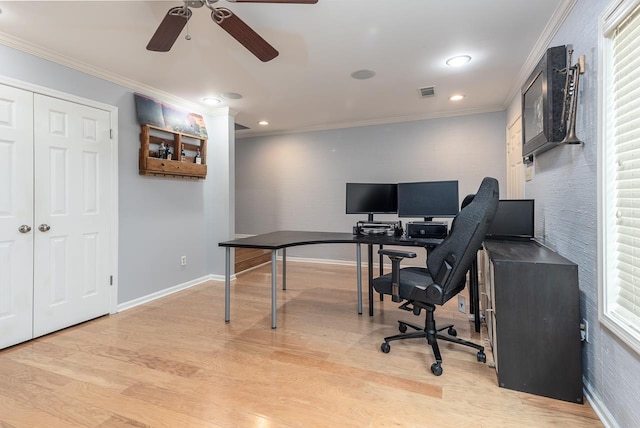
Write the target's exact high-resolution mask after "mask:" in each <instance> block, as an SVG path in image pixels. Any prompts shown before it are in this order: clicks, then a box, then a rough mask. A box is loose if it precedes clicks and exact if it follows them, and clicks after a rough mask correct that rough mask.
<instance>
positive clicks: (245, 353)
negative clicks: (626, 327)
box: [0, 262, 602, 428]
mask: <svg viewBox="0 0 640 428" xmlns="http://www.w3.org/2000/svg"><path fill="white" fill-rule="evenodd" d="M269 278H270V266H269V265H267V266H263V267H260V268H258V269H255V270H252V271H249V272H246V273H244V274H241V275H239V278H238V280H237V281H234V282H233V283H232V293H233V294H232V313H231V322H230V323H229V324H225V322H224V284H223V283H221V282H210V283H207V284H204V285H201V286H197V287H194V288H191V289H189V290H186V291H183V292H180V293H176V294H174V295H172V296H169V297H166V298H163V299H160V300H157V301H155V302H152V303H149V304H146V305H144V306H139V307H137V308H134V309H131V310H128V311H125V312H123V313H121V314H117V315H114V316H108V317H103V318H100V319H97V320H94V321H91V322H88V323H85V324H82V325H79V326H76V327H72V328H69V329H66V330H64V331H60V332H58V333H55V334H52V335H49V336H46V337H43V338H40V339H37V340H33V341H31V342H28V343H25V344H22V345H18V346H15V347H13V348H9V349H6V350H4V351H0V427H30V428H31V427H45V428H53V427H65V428H68V427H147V426H152V427H172V428H173V427H205V426H212V427H305V428H306V427H387V426H397V427H520V426H522V427H528V426H536V427H544V426H563V427H594V426H602V424H601V423H600V422H599V420H598V419H597V417H596V415H595V414H594V412H593V410H592V408H591V407H590V406H589V404H585V405H579V404H573V403H567V402H563V401H558V400H552V399H547V398H543V397H538V396H533V395H530V394H525V393H519V392H515V391H511V390H507V389H503V388H499V387H498V386H497V382H496V376H495V371H494V369H493V368H491V367H490V364H481V363H478V362H477V361H476V355H475V351H473V350H471V349H466V348H465V347H460V346H454V345H450V344H442V345H441V351H442V354H443V359H444V363H443V368H444V373H443V375H442V376H440V377H436V376H433V375H432V374H431V372H430V370H429V366H430V365H431V363H432V362H433V360H432V358H433V357H432V354H431V351H430V349H428V348H427V347H426V346H425V344H424V342H422V341H420V340H417V341H413V343H409V342H404V343H401V342H394V343H393V344H392V349H391V352H390V353H389V354H384V353H382V352H381V351H380V349H379V347H380V343H381V341H382V338H383V337H384V336H386V335H390V334H395V332H396V330H397V323H396V319H398V318H404V319H407V320H411V321H414V320H418V319H417V317H414V316H413V315H412V314H411V313H410V312H404V311H401V310H398V309H397V307H396V306H397V305H396V304H393V303H392V302H390V299H388V298H387V299H386V300H385V302H383V303H382V304H379V302H377V301H376V309H375V314H374V316H373V317H369V316H368V315H366V314H365V315H357V313H356V296H355V268H353V267H346V266H327V265H319V264H308V263H293V262H290V263H289V264H288V265H287V287H288V290H287V291H286V292H281V291H279V294H278V301H279V311H278V328H277V329H276V330H272V329H271V328H270V324H271V318H270V286H269V284H270V279H269ZM465 293H466V292H465ZM365 313H366V299H365ZM436 317H437V319H438V320H440V321H442V322H445V321H454V322H455V323H456V327H457V329H458V332H459V336H461V337H466V338H468V337H469V336H470V332H469V331H470V328H469V327H470V323H469V322H468V318H467V315H464V314H461V313H459V312H457V308H456V303H455V299H454V301H452V302H451V305H449V306H445V307H444V308H441V309H440V308H439V309H438V310H437V311H436ZM484 332H486V329H484V331H483V332H482V333H481V334H480V335H479V334H476V333H474V334H472V335H471V338H472V339H473V340H475V341H478V342H483V341H484V334H485V333H484ZM487 360H488V363H490V362H491V361H492V360H493V357H492V355H491V353H490V352H489V350H487Z"/></svg>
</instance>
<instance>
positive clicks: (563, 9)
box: [502, 0, 578, 110]
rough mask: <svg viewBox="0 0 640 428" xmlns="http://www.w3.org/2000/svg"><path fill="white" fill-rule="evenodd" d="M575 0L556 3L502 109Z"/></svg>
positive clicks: (517, 88) (531, 69)
mask: <svg viewBox="0 0 640 428" xmlns="http://www.w3.org/2000/svg"><path fill="white" fill-rule="evenodd" d="M577 1H578V0H561V1H560V4H559V5H558V7H557V8H556V10H555V12H554V13H553V15H552V16H551V19H550V20H549V22H548V23H547V25H546V26H545V28H544V30H543V31H542V34H541V35H540V37H539V38H538V41H537V42H536V44H535V45H534V47H533V49H532V50H531V52H530V53H529V56H528V57H527V60H526V61H525V63H524V65H523V66H522V68H521V69H520V73H519V74H518V77H517V79H516V80H515V81H514V84H513V86H512V87H511V90H510V91H509V92H508V94H507V98H505V100H504V104H503V105H502V108H503V109H505V110H506V109H507V108H508V107H509V105H510V104H511V102H512V101H513V100H514V98H515V97H516V96H518V95H519V94H520V90H521V88H522V86H523V85H524V83H525V81H526V79H527V78H528V77H529V75H530V74H531V72H532V71H533V69H534V68H535V66H536V65H537V64H538V61H540V58H542V55H544V53H545V51H546V50H547V47H548V46H549V44H550V43H551V40H552V39H553V37H554V36H555V35H556V33H557V32H558V30H559V29H560V26H561V25H562V24H563V23H564V21H565V20H566V19H567V16H569V13H570V12H571V10H572V9H573V7H574V6H575V4H576V3H577Z"/></svg>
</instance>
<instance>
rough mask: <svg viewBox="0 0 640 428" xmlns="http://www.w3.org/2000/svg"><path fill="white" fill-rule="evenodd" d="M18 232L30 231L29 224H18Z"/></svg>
mask: <svg viewBox="0 0 640 428" xmlns="http://www.w3.org/2000/svg"><path fill="white" fill-rule="evenodd" d="M18 232H20V233H28V232H31V226H27V225H26V224H23V225H22V226H20V227H19V228H18Z"/></svg>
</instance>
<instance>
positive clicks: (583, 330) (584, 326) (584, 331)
mask: <svg viewBox="0 0 640 428" xmlns="http://www.w3.org/2000/svg"><path fill="white" fill-rule="evenodd" d="M580 339H581V340H582V341H583V342H586V343H589V321H587V320H582V322H581V323H580Z"/></svg>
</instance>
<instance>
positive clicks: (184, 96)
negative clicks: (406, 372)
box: [0, 0, 573, 137]
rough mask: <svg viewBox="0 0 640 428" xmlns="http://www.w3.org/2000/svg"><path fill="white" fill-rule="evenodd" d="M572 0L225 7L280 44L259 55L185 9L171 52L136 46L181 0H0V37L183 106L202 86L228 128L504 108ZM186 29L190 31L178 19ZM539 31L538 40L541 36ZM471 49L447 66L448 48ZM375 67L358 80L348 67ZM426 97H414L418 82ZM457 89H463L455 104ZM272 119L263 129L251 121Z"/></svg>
mask: <svg viewBox="0 0 640 428" xmlns="http://www.w3.org/2000/svg"><path fill="white" fill-rule="evenodd" d="M572 3H573V2H572V1H571V0H485V1H479V0H319V1H318V3H317V4H315V5H299V4H298V5H295V4H294V5H290V4H265V3H262V4H260V3H232V2H228V1H225V0H220V1H219V2H218V5H219V6H223V7H228V8H229V9H231V10H232V11H233V12H234V13H236V14H237V15H238V16H239V17H240V18H241V19H242V20H244V21H245V22H246V23H247V24H249V25H250V26H251V27H252V28H253V29H254V30H256V31H257V32H258V33H259V34H260V35H261V36H262V37H263V38H264V39H266V40H267V41H268V42H269V43H271V44H272V45H273V46H274V47H275V48H276V49H277V50H278V51H279V52H280V55H279V56H278V57H277V58H276V59H274V60H273V61H270V62H267V63H263V62H261V61H259V60H258V59H257V58H255V57H254V56H253V55H252V54H250V53H249V52H248V51H247V50H246V49H245V48H244V47H243V46H241V45H240V44H239V43H238V42H237V41H236V40H235V39H233V38H232V37H231V36H229V35H228V34H227V33H226V32H225V31H224V30H222V28H220V27H218V26H217V25H216V24H215V23H213V21H212V20H211V18H210V11H209V10H208V9H206V8H200V9H193V16H192V18H191V20H190V21H189V27H188V30H189V33H190V35H191V40H186V39H185V37H184V35H185V33H186V31H184V32H183V34H182V35H181V36H180V37H179V38H178V40H177V41H176V43H175V44H174V46H173V48H172V49H171V51H170V52H167V53H159V52H150V51H147V50H146V49H145V46H146V45H147V43H148V41H149V39H150V38H151V36H152V35H153V33H154V31H155V29H156V28H157V26H158V24H159V23H160V21H161V20H162V18H163V17H164V15H165V14H166V12H167V10H168V9H169V8H171V7H173V6H178V5H181V4H182V3H181V1H178V0H177V1H172V2H167V1H137V2H133V1H107V2H96V1H83V2H59V1H45V2H32V1H12V2H11V1H10V2H6V1H5V2H0V10H1V12H0V43H2V44H5V45H8V46H12V47H16V48H18V49H22V50H25V51H28V52H30V53H33V54H35V55H38V56H41V57H44V58H47V59H51V60H54V61H56V62H59V63H62V64H64V65H68V66H71V67H74V68H76V69H80V70H82V71H86V72H90V73H91V74H94V75H97V76H99V77H102V78H105V79H107V80H110V81H114V82H116V83H119V84H122V85H125V86H128V87H130V88H132V89H134V90H137V91H141V92H144V93H146V94H148V95H150V96H154V95H155V96H156V97H162V98H163V100H165V101H175V102H176V103H181V104H183V105H191V106H198V108H199V109H200V110H202V111H212V108H211V107H207V106H205V105H204V104H203V103H202V101H201V100H202V98H203V97H206V96H212V97H217V98H220V96H221V95H220V94H221V93H223V92H236V93H240V94H242V95H243V98H242V99H240V100H227V99H224V98H223V104H221V106H222V107H229V108H230V109H231V111H232V112H234V113H236V122H237V123H240V124H243V125H245V126H248V127H249V128H251V129H249V130H245V131H239V132H238V134H237V136H238V137H243V136H250V135H257V134H265V133H267V134H268V133H281V132H290V131H304V130H314V129H329V128H338V127H345V126H358V125H368V124H374V123H388V122H398V121H404V120H416V119H423V118H432V117H443V116H452V115H462V114H469V113H478V112H488V111H499V110H504V109H505V107H506V106H507V103H508V102H509V101H510V100H511V98H512V97H513V96H514V95H515V94H517V91H518V90H519V87H520V85H521V84H522V82H523V80H524V77H526V74H527V73H528V71H530V69H531V68H532V67H533V64H535V62H536V61H537V59H538V58H539V57H540V56H541V55H542V52H543V48H544V47H545V46H546V43H548V40H547V39H548V38H549V37H550V35H552V34H553V31H555V28H556V27H557V25H558V24H559V22H560V20H561V19H562V17H563V16H564V15H565V14H566V12H567V10H568V8H569V7H570V6H569V5H570V4H572ZM185 30H186V29H185ZM545 37H546V39H545ZM459 54H467V55H470V56H472V57H473V59H472V61H471V62H470V63H469V64H468V65H467V66H465V67H462V68H451V67H449V66H447V65H445V60H446V59H447V58H449V57H451V56H454V55H459ZM360 69H370V70H374V71H375V72H376V75H375V77H374V78H372V79H369V80H355V79H353V78H351V77H350V74H351V73H352V72H353V71H356V70H360ZM423 86H435V89H436V95H435V96H434V97H431V98H425V99H422V98H420V97H419V94H418V88H420V87H423ZM454 93H461V94H464V95H465V98H464V100H463V101H460V102H457V103H455V102H452V101H449V99H448V97H449V96H450V95H452V94H454ZM261 119H266V120H269V122H270V125H269V126H267V127H260V126H258V125H257V122H258V121H259V120H261Z"/></svg>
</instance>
